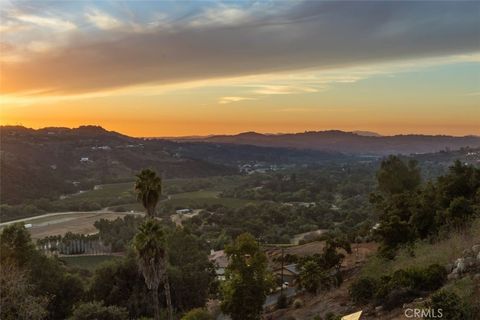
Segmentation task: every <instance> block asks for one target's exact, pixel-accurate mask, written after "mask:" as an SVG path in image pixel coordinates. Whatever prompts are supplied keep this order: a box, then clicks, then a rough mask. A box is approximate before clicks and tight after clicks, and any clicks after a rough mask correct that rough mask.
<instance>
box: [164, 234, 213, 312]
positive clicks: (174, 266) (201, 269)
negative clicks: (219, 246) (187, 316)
mask: <svg viewBox="0 0 480 320" xmlns="http://www.w3.org/2000/svg"><path fill="white" fill-rule="evenodd" d="M167 249H168V250H167V252H168V262H169V265H168V279H169V281H170V284H171V285H172V300H173V304H174V305H175V306H176V308H177V309H180V310H182V311H186V310H190V309H192V308H198V307H203V306H204V305H205V302H206V301H207V298H208V293H209V289H210V285H211V283H212V282H213V281H214V280H215V268H214V266H213V264H212V263H211V262H210V261H209V260H208V253H209V252H208V249H207V247H206V245H205V243H202V242H201V241H200V240H199V239H198V238H197V237H195V236H194V235H192V234H190V233H189V232H188V230H185V229H180V228H177V229H176V230H174V231H173V232H170V233H169V235H168V237H167Z"/></svg>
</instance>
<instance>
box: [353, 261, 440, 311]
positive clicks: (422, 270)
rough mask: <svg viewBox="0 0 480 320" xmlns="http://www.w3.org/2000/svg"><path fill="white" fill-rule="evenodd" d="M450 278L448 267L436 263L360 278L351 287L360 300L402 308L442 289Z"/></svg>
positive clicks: (360, 301) (356, 300)
mask: <svg viewBox="0 0 480 320" xmlns="http://www.w3.org/2000/svg"><path fill="white" fill-rule="evenodd" d="M446 280H447V271H446V270H445V268H444V267H442V266H439V265H437V264H433V265H430V266H427V267H416V268H410V269H406V270H403V269H400V270H397V271H395V272H393V273H392V274H391V275H388V276H384V277H382V278H381V279H379V280H376V279H372V278H359V279H357V280H356V281H355V282H354V283H352V285H351V286H350V296H351V297H352V300H353V301H355V302H357V303H366V302H370V301H372V300H373V301H376V302H377V303H379V304H382V305H383V306H384V307H385V308H386V309H392V308H395V307H398V306H399V305H401V304H402V303H405V302H409V301H411V300H412V299H413V298H415V297H417V296H420V295H421V294H422V293H424V292H430V291H434V290H436V289H438V288H440V287H441V286H442V285H443V284H444V283H445V281H446Z"/></svg>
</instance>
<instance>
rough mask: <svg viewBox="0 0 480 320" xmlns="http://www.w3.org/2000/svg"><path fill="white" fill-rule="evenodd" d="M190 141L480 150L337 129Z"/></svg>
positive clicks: (429, 138)
mask: <svg viewBox="0 0 480 320" xmlns="http://www.w3.org/2000/svg"><path fill="white" fill-rule="evenodd" d="M186 140H189V141H206V142H221V143H234V144H249V145H256V146H268V147H288V148H297V149H313V150H329V151H336V152H344V153H350V154H377V155H387V154H411V153H430V152H438V151H440V150H445V149H459V148H462V147H480V137H477V136H464V137H454V136H445V135H435V136H433V135H395V136H379V135H376V134H373V133H367V134H365V133H363V132H344V131H338V130H330V131H309V132H303V133H291V134H290V133H289V134H275V135H274V134H260V133H256V132H244V133H240V134H237V135H217V136H209V137H204V138H186Z"/></svg>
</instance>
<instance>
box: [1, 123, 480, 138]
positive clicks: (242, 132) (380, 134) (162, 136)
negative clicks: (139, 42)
mask: <svg viewBox="0 0 480 320" xmlns="http://www.w3.org/2000/svg"><path fill="white" fill-rule="evenodd" d="M3 127H22V128H26V129H31V130H36V131H37V130H44V129H48V128H52V129H53V128H55V129H60V128H64V129H70V130H73V129H79V128H81V127H100V128H102V129H104V130H106V131H109V132H116V133H119V134H122V135H125V136H128V137H132V138H144V139H166V140H170V139H188V138H190V139H193V138H208V137H215V136H237V135H240V134H245V133H255V134H260V135H265V136H279V135H288V134H302V133H320V132H332V131H337V132H344V133H353V134H356V135H359V136H364V137H395V136H445V137H457V138H462V137H480V134H474V133H471V134H465V135H454V134H445V133H434V134H425V133H415V132H408V133H396V134H382V133H380V132H377V131H374V130H368V129H364V130H362V129H355V130H341V129H323V130H304V131H283V132H261V131H252V130H246V131H239V132H236V133H210V134H192V135H178V136H176V135H158V136H142V135H138V136H137V135H130V134H125V133H122V132H121V131H117V130H111V129H108V128H107V127H105V126H102V125H99V124H82V125H79V126H61V125H59V126H45V127H27V126H25V125H22V124H0V128H3ZM362 132H363V133H371V134H373V135H366V134H359V133H362Z"/></svg>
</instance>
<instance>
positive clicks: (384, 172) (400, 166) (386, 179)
mask: <svg viewBox="0 0 480 320" xmlns="http://www.w3.org/2000/svg"><path fill="white" fill-rule="evenodd" d="M377 180H378V189H379V190H380V191H381V192H384V193H387V194H390V195H391V194H397V193H402V192H404V191H413V190H415V189H416V188H417V187H418V186H419V185H420V182H421V176H420V169H419V168H418V167H417V162H416V161H415V160H409V161H408V162H407V163H405V162H403V161H402V160H401V159H400V158H399V157H397V156H389V157H388V158H387V159H384V160H383V161H382V163H381V165H380V170H379V171H378V173H377Z"/></svg>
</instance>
